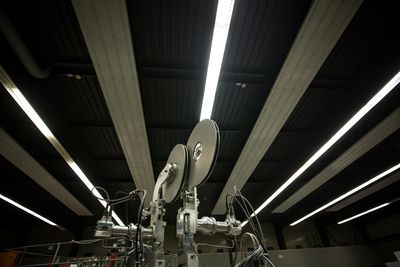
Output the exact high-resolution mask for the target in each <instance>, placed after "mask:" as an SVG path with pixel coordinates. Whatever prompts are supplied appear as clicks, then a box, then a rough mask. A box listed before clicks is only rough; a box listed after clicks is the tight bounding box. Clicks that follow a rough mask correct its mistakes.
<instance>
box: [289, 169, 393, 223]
mask: <svg viewBox="0 0 400 267" xmlns="http://www.w3.org/2000/svg"><path fill="white" fill-rule="evenodd" d="M399 168H400V163H398V164H397V165H395V166H393V167H391V168H390V169H388V170H386V171H384V172H382V173H380V174H378V175H377V176H375V177H373V178H371V179H369V180H368V181H366V182H365V183H362V184H360V185H359V186H357V187H355V188H353V189H351V190H350V191H347V192H346V193H344V194H343V195H341V196H339V197H337V198H335V199H334V200H332V201H330V202H328V203H326V204H325V205H323V206H322V207H320V208H318V209H316V210H314V211H313V212H311V213H309V214H307V215H306V216H304V217H302V218H300V219H298V220H297V221H295V222H292V223H291V224H290V226H294V225H296V224H298V223H300V222H302V221H304V220H306V219H308V218H310V217H311V216H313V215H315V214H317V213H318V212H321V211H323V210H324V209H326V208H328V207H330V206H332V205H333V204H336V203H338V202H339V201H341V200H343V199H345V198H346V197H348V196H350V195H352V194H354V193H356V192H358V191H360V190H361V189H363V188H365V187H367V186H368V185H370V184H372V183H375V182H376V181H378V180H380V179H382V178H383V177H385V176H386V175H388V174H390V173H392V172H394V171H396V170H398V169H399Z"/></svg>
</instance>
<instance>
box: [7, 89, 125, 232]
mask: <svg viewBox="0 0 400 267" xmlns="http://www.w3.org/2000/svg"><path fill="white" fill-rule="evenodd" d="M3 85H4V87H5V88H6V89H7V91H8V92H9V93H10V95H11V96H12V97H13V98H14V100H15V102H17V103H18V105H19V106H20V107H21V108H22V110H23V111H24V112H25V114H26V115H27V116H28V117H29V118H30V119H31V121H32V122H33V123H34V124H35V125H36V127H37V128H38V129H39V131H40V132H41V133H42V134H43V135H44V136H45V137H46V138H47V140H49V142H50V143H51V144H52V145H53V147H54V148H55V149H56V150H57V151H58V153H60V155H61V156H62V157H63V158H64V160H65V161H66V162H67V164H68V165H69V166H70V167H71V169H72V170H73V171H74V172H75V174H76V175H77V176H78V177H79V179H81V181H82V182H83V183H84V184H85V186H86V187H87V188H88V189H89V190H90V191H91V192H92V193H93V195H95V196H96V197H100V198H103V197H102V196H101V194H100V193H99V191H98V190H97V189H96V188H94V185H93V184H92V183H91V182H90V180H89V179H88V178H87V176H86V175H85V174H84V173H83V171H82V170H81V168H79V166H78V164H76V162H75V161H74V160H73V159H72V157H71V156H70V155H69V153H68V152H67V151H66V150H65V148H64V147H63V146H62V145H61V143H60V142H59V141H58V140H57V138H56V137H55V136H54V135H53V133H52V132H51V131H50V129H49V128H48V127H47V125H46V124H45V123H44V121H43V120H42V119H41V118H40V116H39V115H38V114H37V112H36V111H35V110H34V108H33V107H32V106H31V104H30V103H29V102H28V100H27V99H26V98H25V96H24V95H23V94H22V92H21V91H20V90H19V89H18V88H17V87H15V86H14V85H11V84H3ZM99 201H100V203H101V204H102V205H103V207H106V202H105V201H103V200H99ZM112 217H113V218H114V220H115V221H116V222H117V223H118V224H119V225H120V226H125V224H124V223H123V222H122V220H121V219H120V218H119V217H118V215H117V214H116V213H115V212H114V211H113V213H112Z"/></svg>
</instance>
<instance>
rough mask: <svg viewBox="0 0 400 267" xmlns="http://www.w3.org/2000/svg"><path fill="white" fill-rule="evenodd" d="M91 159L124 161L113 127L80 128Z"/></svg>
mask: <svg viewBox="0 0 400 267" xmlns="http://www.w3.org/2000/svg"><path fill="white" fill-rule="evenodd" d="M79 130H80V132H81V133H82V136H83V138H84V140H85V143H86V145H87V146H88V147H89V148H90V151H91V152H92V157H95V158H98V159H124V154H123V153H122V149H121V146H120V145H119V141H118V137H117V134H116V132H115V129H114V127H80V128H79Z"/></svg>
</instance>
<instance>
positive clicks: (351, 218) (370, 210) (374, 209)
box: [338, 202, 390, 224]
mask: <svg viewBox="0 0 400 267" xmlns="http://www.w3.org/2000/svg"><path fill="white" fill-rule="evenodd" d="M389 204H390V202H387V203H384V204H382V205H379V206H377V207H375V208H372V209H369V210H366V211H364V212H361V213H359V214H357V215H354V216H352V217H350V218H347V219H345V220H343V221H340V222H338V224H343V223H347V222H349V221H351V220H354V219H356V218H358V217H361V216H364V215H365V214H368V213H370V212H373V211H376V210H379V209H381V208H384V207H386V206H387V205H389Z"/></svg>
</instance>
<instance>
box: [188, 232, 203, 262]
mask: <svg viewBox="0 0 400 267" xmlns="http://www.w3.org/2000/svg"><path fill="white" fill-rule="evenodd" d="M185 238H187V240H188V241H189V243H190V246H191V247H192V250H193V252H194V254H196V256H197V258H198V259H199V261H200V262H201V264H203V265H204V266H205V267H208V265H207V264H206V263H205V262H204V261H203V259H201V258H200V256H199V254H198V253H197V249H196V248H195V247H194V245H193V242H192V240H190V238H189V237H188V235H185Z"/></svg>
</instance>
